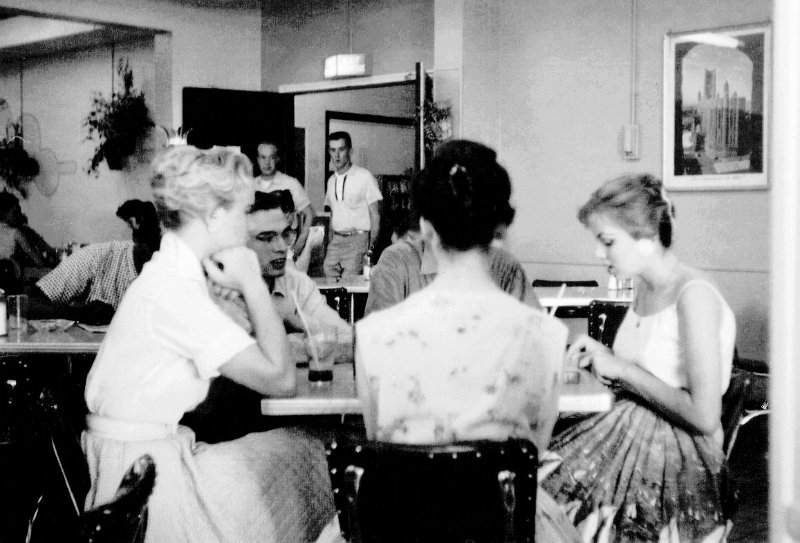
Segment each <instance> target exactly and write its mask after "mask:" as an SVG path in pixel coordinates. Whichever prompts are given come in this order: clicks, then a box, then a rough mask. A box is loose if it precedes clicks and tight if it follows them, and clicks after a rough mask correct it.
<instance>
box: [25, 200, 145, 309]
mask: <svg viewBox="0 0 800 543" xmlns="http://www.w3.org/2000/svg"><path fill="white" fill-rule="evenodd" d="M117 216H118V217H120V218H122V219H123V220H125V221H126V222H128V224H129V225H130V226H131V228H132V237H133V240H132V241H122V240H112V241H106V242H101V243H92V244H90V245H87V246H86V247H82V248H80V249H78V250H77V251H75V252H74V253H72V254H71V255H69V256H68V257H67V258H65V259H64V260H63V261H62V262H61V263H60V264H59V265H58V266H56V268H55V269H54V270H52V271H51V272H50V273H48V274H47V275H45V276H44V277H42V278H41V279H40V280H39V281H37V283H36V286H35V288H33V289H32V290H31V292H30V293H29V294H30V296H31V301H30V306H31V307H30V311H31V316H32V317H33V318H48V317H62V318H69V319H73V320H78V321H81V322H85V323H87V324H107V323H108V322H109V321H110V320H111V317H112V316H113V315H114V312H115V311H116V309H117V307H119V304H120V302H121V301H122V296H123V294H125V291H126V290H127V289H128V287H129V286H130V284H131V283H132V282H133V280H134V279H136V277H137V276H138V275H139V272H141V270H142V267H143V266H144V264H145V263H146V262H147V261H148V260H150V258H151V257H152V255H153V253H154V252H155V251H156V250H158V246H159V243H160V240H161V230H160V227H159V225H158V218H157V217H156V214H155V207H154V206H153V204H152V203H151V202H142V201H140V200H128V201H127V202H125V203H123V204H122V205H121V206H120V207H119V209H118V210H117ZM134 225H135V226H134Z"/></svg>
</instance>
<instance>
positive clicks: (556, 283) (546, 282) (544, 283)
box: [532, 279, 600, 287]
mask: <svg viewBox="0 0 800 543" xmlns="http://www.w3.org/2000/svg"><path fill="white" fill-rule="evenodd" d="M564 284H566V285H567V286H568V287H597V286H600V285H599V284H598V283H597V281H592V280H588V281H584V280H581V281H566V280H563V281H562V280H556V279H534V280H533V283H532V286H533V287H560V286H561V285H564Z"/></svg>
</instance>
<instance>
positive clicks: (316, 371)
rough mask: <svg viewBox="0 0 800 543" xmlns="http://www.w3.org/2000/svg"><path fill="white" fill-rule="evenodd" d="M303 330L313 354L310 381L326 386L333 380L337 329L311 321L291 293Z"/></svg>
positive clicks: (309, 372)
mask: <svg viewBox="0 0 800 543" xmlns="http://www.w3.org/2000/svg"><path fill="white" fill-rule="evenodd" d="M290 294H291V296H292V301H293V302H294V305H295V308H296V309H297V314H298V315H299V316H300V321H301V322H302V323H303V328H305V330H306V335H307V338H308V339H307V345H308V349H309V351H311V352H310V354H311V360H310V361H309V363H308V380H309V381H310V382H311V383H312V384H315V385H325V384H328V383H330V382H331V381H332V380H333V363H334V359H335V357H336V348H337V345H338V338H337V335H336V327H335V326H333V325H331V324H327V323H322V322H312V321H310V320H309V319H308V318H307V317H306V315H305V313H303V310H302V309H300V304H299V303H298V300H297V295H296V294H295V293H294V292H292V291H290Z"/></svg>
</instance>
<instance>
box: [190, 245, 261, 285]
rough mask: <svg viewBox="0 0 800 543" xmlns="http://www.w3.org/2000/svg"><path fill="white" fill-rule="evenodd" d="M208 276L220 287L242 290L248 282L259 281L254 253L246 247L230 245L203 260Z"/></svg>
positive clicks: (257, 265)
mask: <svg viewBox="0 0 800 543" xmlns="http://www.w3.org/2000/svg"><path fill="white" fill-rule="evenodd" d="M203 267H204V268H205V270H206V274H207V275H208V278H209V279H210V280H211V281H213V282H214V283H216V284H217V285H219V286H220V287H223V288H227V289H233V290H237V291H239V292H244V290H245V288H246V287H247V285H248V284H252V282H253V281H261V268H260V266H259V264H258V258H257V257H256V254H255V253H254V252H253V251H252V250H251V249H248V248H247V247H231V248H228V249H223V250H221V251H219V252H217V253H214V254H213V255H211V256H210V257H209V258H206V259H204V260H203Z"/></svg>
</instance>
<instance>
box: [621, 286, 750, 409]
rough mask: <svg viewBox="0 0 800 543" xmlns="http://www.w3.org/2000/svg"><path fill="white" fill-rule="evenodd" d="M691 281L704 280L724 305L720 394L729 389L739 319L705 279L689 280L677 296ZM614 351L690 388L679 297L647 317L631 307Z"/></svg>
mask: <svg viewBox="0 0 800 543" xmlns="http://www.w3.org/2000/svg"><path fill="white" fill-rule="evenodd" d="M692 283H702V284H704V285H706V286H707V287H708V288H710V289H711V290H712V291H714V292H715V293H716V295H717V298H718V299H719V301H720V304H721V306H722V308H721V309H722V319H721V321H720V327H719V344H720V364H721V367H720V379H721V382H720V394H722V393H724V392H725V390H727V388H728V383H729V381H730V379H731V367H732V364H733V347H734V341H735V339H736V319H735V317H734V315H733V311H732V310H731V308H730V307H729V306H728V304H727V303H726V302H725V299H724V298H723V297H722V294H720V293H719V291H718V290H717V289H716V288H715V287H714V286H713V285H712V284H711V283H709V282H708V281H704V280H702V279H693V280H691V281H688V282H687V283H686V284H685V285H684V286H683V288H682V289H681V291H680V292H679V293H678V299H679V298H680V297H681V296H682V295H683V291H684V290H686V287H688V286H689V285H691V284H692ZM614 354H616V355H617V356H620V357H622V358H626V359H629V360H633V361H635V362H636V364H638V365H639V366H641V367H642V368H644V369H646V370H647V371H649V372H650V373H652V374H653V375H655V376H656V377H658V378H659V379H661V380H662V381H664V382H665V383H666V384H668V385H670V386H673V387H676V388H688V386H689V381H688V373H687V370H686V362H687V358H686V354H685V353H684V352H683V345H682V344H681V341H680V337H679V334H678V305H677V301H676V302H675V303H672V304H670V305H669V306H667V307H665V308H664V309H662V310H661V311H659V312H657V313H654V314H653V315H648V316H645V317H641V316H639V315H637V314H636V312H635V311H634V310H633V308H631V309H629V310H628V312H627V313H626V314H625V318H624V319H623V321H622V323H621V324H620V327H619V331H618V332H617V336H616V338H615V340H614Z"/></svg>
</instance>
